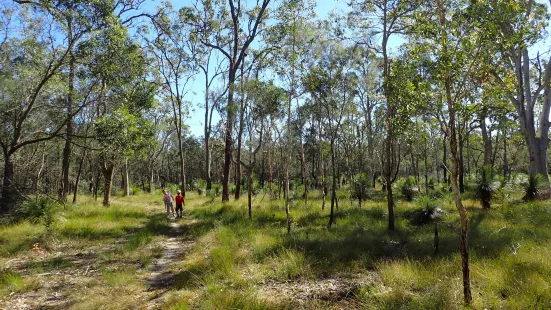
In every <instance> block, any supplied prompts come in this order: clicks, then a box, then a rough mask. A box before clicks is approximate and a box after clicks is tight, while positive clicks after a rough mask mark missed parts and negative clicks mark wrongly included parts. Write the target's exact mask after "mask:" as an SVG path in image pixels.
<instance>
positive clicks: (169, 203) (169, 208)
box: [163, 188, 174, 217]
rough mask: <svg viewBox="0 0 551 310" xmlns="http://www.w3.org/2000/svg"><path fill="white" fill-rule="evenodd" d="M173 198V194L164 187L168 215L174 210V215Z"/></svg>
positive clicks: (164, 199)
mask: <svg viewBox="0 0 551 310" xmlns="http://www.w3.org/2000/svg"><path fill="white" fill-rule="evenodd" d="M173 198H174V197H172V194H171V193H170V192H168V191H167V190H165V189H164V188H163V201H164V203H165V207H166V217H169V216H170V212H172V216H174V206H173V205H172V199H173Z"/></svg>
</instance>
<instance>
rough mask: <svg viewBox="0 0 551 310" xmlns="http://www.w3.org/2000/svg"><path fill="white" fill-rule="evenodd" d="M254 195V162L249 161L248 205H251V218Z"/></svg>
mask: <svg viewBox="0 0 551 310" xmlns="http://www.w3.org/2000/svg"><path fill="white" fill-rule="evenodd" d="M252 195H253V163H252V161H250V162H249V167H247V205H248V206H249V219H252V218H253V216H252V209H253V203H252V201H253V200H252Z"/></svg>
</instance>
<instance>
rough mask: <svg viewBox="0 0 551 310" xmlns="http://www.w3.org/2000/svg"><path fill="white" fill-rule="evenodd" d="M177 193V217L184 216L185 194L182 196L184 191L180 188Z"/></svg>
mask: <svg viewBox="0 0 551 310" xmlns="http://www.w3.org/2000/svg"><path fill="white" fill-rule="evenodd" d="M176 193H177V195H176V198H175V200H176V218H182V215H183V213H184V207H183V205H184V196H182V191H180V190H178V191H177V192H176Z"/></svg>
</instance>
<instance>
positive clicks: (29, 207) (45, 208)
mask: <svg viewBox="0 0 551 310" xmlns="http://www.w3.org/2000/svg"><path fill="white" fill-rule="evenodd" d="M60 206H61V205H60V204H59V203H58V202H57V201H55V200H53V199H51V198H47V197H37V198H36V199H29V200H26V201H24V202H23V203H22V204H21V206H20V207H19V208H17V209H16V211H15V214H14V215H15V217H16V218H17V219H21V220H23V219H26V220H28V221H29V222H31V223H33V224H38V223H42V224H44V226H46V227H50V226H51V225H52V224H53V222H54V216H55V212H56V211H57V210H58V209H59V208H60Z"/></svg>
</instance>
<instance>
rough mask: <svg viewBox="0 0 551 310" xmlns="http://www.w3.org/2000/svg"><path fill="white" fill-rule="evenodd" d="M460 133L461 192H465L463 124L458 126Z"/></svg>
mask: <svg viewBox="0 0 551 310" xmlns="http://www.w3.org/2000/svg"><path fill="white" fill-rule="evenodd" d="M458 127H459V128H458V131H459V132H458V135H459V159H458V164H459V192H460V193H464V192H465V163H464V157H463V145H464V140H463V133H462V130H461V126H458Z"/></svg>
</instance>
